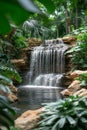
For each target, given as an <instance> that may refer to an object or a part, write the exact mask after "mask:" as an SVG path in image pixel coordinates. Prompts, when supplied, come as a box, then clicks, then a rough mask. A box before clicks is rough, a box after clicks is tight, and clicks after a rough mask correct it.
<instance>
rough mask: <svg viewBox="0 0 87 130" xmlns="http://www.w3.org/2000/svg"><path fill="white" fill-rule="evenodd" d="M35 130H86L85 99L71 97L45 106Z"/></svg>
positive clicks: (86, 98)
mask: <svg viewBox="0 0 87 130" xmlns="http://www.w3.org/2000/svg"><path fill="white" fill-rule="evenodd" d="M41 118H42V120H41V121H40V122H39V127H38V128H36V129H35V130H75V129H76V130H87V97H75V96H71V97H69V98H66V99H64V100H61V99H60V100H59V101H57V102H54V103H49V104H46V106H45V110H44V112H43V113H42V114H41Z"/></svg>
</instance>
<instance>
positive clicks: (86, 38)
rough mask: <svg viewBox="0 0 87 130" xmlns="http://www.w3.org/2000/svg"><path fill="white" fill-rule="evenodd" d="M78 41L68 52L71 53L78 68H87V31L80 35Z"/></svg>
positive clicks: (72, 60)
mask: <svg viewBox="0 0 87 130" xmlns="http://www.w3.org/2000/svg"><path fill="white" fill-rule="evenodd" d="M78 41H79V42H78V43H77V45H76V46H74V47H72V48H71V49H70V50H69V51H67V52H66V53H68V54H72V55H71V62H72V63H73V65H75V67H76V68H77V69H86V68H87V33H84V34H82V35H79V36H78Z"/></svg>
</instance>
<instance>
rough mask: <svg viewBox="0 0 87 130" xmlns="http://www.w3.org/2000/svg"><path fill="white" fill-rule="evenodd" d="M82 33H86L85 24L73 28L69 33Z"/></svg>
mask: <svg viewBox="0 0 87 130" xmlns="http://www.w3.org/2000/svg"><path fill="white" fill-rule="evenodd" d="M82 33H87V27H86V26H85V27H80V28H78V29H75V30H73V31H72V33H71V34H73V35H79V34H80V35H81V34H82Z"/></svg>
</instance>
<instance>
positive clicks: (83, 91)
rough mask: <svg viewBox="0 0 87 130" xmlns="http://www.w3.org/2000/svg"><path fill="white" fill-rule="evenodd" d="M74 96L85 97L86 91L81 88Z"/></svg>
mask: <svg viewBox="0 0 87 130" xmlns="http://www.w3.org/2000/svg"><path fill="white" fill-rule="evenodd" d="M74 95H78V96H87V89H85V88H82V89H80V90H79V91H77V92H75V93H74Z"/></svg>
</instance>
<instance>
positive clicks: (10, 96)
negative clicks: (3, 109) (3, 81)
mask: <svg viewBox="0 0 87 130" xmlns="http://www.w3.org/2000/svg"><path fill="white" fill-rule="evenodd" d="M7 97H8V98H9V100H10V101H11V102H15V101H17V100H18V98H17V96H16V95H15V94H14V93H9V94H8V96H7Z"/></svg>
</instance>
